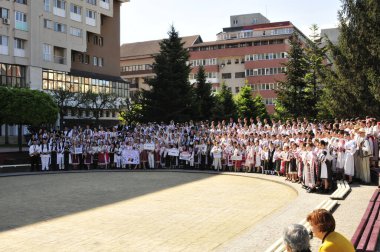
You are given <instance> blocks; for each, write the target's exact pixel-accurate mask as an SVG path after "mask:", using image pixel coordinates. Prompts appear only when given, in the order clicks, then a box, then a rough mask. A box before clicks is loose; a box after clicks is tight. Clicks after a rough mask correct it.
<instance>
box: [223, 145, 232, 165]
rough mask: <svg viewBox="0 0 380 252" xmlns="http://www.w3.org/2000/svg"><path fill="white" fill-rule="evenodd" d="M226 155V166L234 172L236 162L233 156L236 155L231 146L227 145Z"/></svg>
mask: <svg viewBox="0 0 380 252" xmlns="http://www.w3.org/2000/svg"><path fill="white" fill-rule="evenodd" d="M224 155H225V157H226V164H227V168H228V170H229V171H232V167H233V166H234V162H233V160H232V156H233V155H234V148H233V146H232V145H231V144H227V146H226V148H225V149H224Z"/></svg>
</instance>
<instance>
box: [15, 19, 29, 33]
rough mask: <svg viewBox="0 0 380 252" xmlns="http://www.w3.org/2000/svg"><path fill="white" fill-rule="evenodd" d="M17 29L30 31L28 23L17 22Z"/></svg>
mask: <svg viewBox="0 0 380 252" xmlns="http://www.w3.org/2000/svg"><path fill="white" fill-rule="evenodd" d="M15 28H16V29H17V30H22V31H28V23H27V22H22V21H17V20H16V23H15Z"/></svg>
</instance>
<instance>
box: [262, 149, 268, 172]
mask: <svg viewBox="0 0 380 252" xmlns="http://www.w3.org/2000/svg"><path fill="white" fill-rule="evenodd" d="M268 154H269V151H268V146H267V145H264V146H263V148H262V149H261V152H260V160H261V165H260V167H261V173H262V174H264V173H265V174H268V161H269V155H268Z"/></svg>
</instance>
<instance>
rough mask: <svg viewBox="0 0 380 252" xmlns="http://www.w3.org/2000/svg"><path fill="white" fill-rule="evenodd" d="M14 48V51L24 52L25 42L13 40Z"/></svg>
mask: <svg viewBox="0 0 380 252" xmlns="http://www.w3.org/2000/svg"><path fill="white" fill-rule="evenodd" d="M14 48H15V49H21V50H24V49H25V40H23V39H19V38H15V40H14Z"/></svg>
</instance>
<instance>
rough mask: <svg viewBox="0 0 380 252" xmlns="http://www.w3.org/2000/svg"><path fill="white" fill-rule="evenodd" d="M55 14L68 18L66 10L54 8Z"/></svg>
mask: <svg viewBox="0 0 380 252" xmlns="http://www.w3.org/2000/svg"><path fill="white" fill-rule="evenodd" d="M53 14H54V15H56V16H59V17H66V10H65V9H61V8H57V7H54V8H53Z"/></svg>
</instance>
